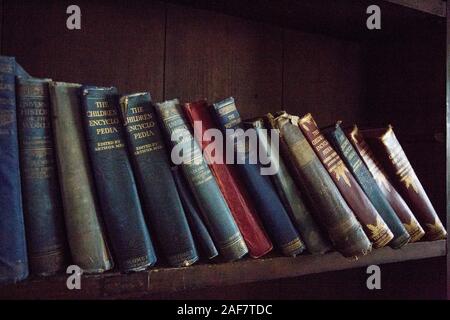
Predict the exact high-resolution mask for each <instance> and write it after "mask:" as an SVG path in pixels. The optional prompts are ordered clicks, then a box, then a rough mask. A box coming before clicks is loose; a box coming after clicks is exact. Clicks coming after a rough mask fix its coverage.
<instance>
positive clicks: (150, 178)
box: [120, 92, 198, 267]
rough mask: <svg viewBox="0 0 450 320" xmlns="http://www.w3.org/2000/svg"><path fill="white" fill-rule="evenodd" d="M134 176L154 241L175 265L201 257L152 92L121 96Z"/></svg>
mask: <svg viewBox="0 0 450 320" xmlns="http://www.w3.org/2000/svg"><path fill="white" fill-rule="evenodd" d="M120 109H121V113H122V119H123V123H124V127H125V135H126V137H127V142H128V143H127V145H128V150H129V151H130V159H131V164H132V166H133V171H134V177H135V179H136V183H137V186H138V190H139V193H140V196H141V200H142V206H143V209H144V213H145V214H146V217H147V222H148V227H149V230H150V231H151V233H152V235H153V236H154V238H153V240H155V244H156V245H157V248H158V249H161V252H162V254H163V255H164V257H165V258H166V259H167V262H168V263H169V264H170V265H172V266H174V267H181V266H189V265H191V264H193V263H195V262H196V261H197V260H198V255H197V250H196V248H195V244H194V239H193V238H192V234H191V230H190V229H189V224H188V222H187V219H186V215H185V214H184V210H183V205H182V203H181V200H180V197H179V195H178V192H177V188H176V185H175V181H174V179H173V176H172V173H171V171H170V162H169V161H170V159H169V158H168V155H167V150H166V147H165V145H164V141H163V136H162V133H161V130H160V128H159V125H158V123H157V121H156V120H157V118H156V115H155V108H154V106H153V104H152V101H151V97H150V94H149V93H146V92H144V93H135V94H129V95H125V96H122V97H121V98H120Z"/></svg>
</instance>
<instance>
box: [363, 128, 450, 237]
mask: <svg viewBox="0 0 450 320" xmlns="http://www.w3.org/2000/svg"><path fill="white" fill-rule="evenodd" d="M362 135H363V136H364V137H365V139H366V140H367V143H368V144H369V145H371V146H373V151H374V152H375V153H376V155H379V156H380V159H384V163H385V164H386V166H385V167H386V169H387V170H388V173H389V174H390V176H391V177H392V179H393V181H395V183H396V185H397V187H398V188H399V191H400V193H401V194H402V195H403V197H404V199H405V200H406V203H407V204H408V205H409V207H410V208H411V209H412V210H413V211H414V212H415V214H416V217H417V219H418V220H419V222H420V224H421V225H422V227H423V228H424V229H425V239H426V240H430V241H432V240H438V239H445V238H446V237H447V231H446V230H445V228H444V226H443V224H442V222H441V220H440V219H439V216H438V215H437V213H436V210H435V209H434V207H433V204H432V203H431V201H430V199H429V198H428V195H427V194H426V192H425V189H424V188H423V186H422V184H421V183H420V180H419V179H418V178H417V175H416V173H415V172H414V169H413V168H412V166H411V163H410V162H409V160H408V158H407V156H406V154H405V152H404V151H403V148H402V146H401V145H400V142H399V141H398V140H397V137H396V136H395V133H394V130H393V129H392V126H389V127H388V128H387V129H381V130H367V131H362Z"/></svg>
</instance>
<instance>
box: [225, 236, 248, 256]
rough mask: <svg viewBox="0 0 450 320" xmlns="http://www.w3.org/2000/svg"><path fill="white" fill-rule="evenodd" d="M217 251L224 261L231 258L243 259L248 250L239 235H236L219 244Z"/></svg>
mask: <svg viewBox="0 0 450 320" xmlns="http://www.w3.org/2000/svg"><path fill="white" fill-rule="evenodd" d="M219 251H220V253H221V254H222V255H223V256H224V257H225V259H228V258H229V257H233V258H234V259H235V260H237V259H240V258H241V257H243V256H244V255H245V254H246V253H247V251H248V249H247V245H246V244H245V241H244V239H243V238H242V235H241V234H240V233H236V234H235V235H234V236H233V237H231V238H230V240H228V241H226V242H222V243H221V244H219Z"/></svg>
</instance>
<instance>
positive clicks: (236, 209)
mask: <svg viewBox="0 0 450 320" xmlns="http://www.w3.org/2000/svg"><path fill="white" fill-rule="evenodd" d="M184 110H185V113H186V116H187V119H188V120H189V121H190V123H191V124H192V126H194V121H201V122H202V131H201V132H199V133H201V134H202V135H203V133H204V132H205V130H207V129H213V128H216V126H215V123H214V120H213V117H212V115H211V114H210V112H209V106H208V104H207V102H206V100H200V101H197V102H190V103H185V104H184ZM195 138H196V139H197V141H198V143H199V145H200V146H201V148H202V150H205V148H206V147H207V146H208V145H209V144H210V143H211V141H204V140H203V139H201V137H197V136H196V137H195ZM217 151H218V150H216V152H217ZM204 157H205V159H207V160H210V159H211V154H209V153H208V152H204ZM214 157H215V158H221V159H222V160H223V164H220V163H210V162H211V161H208V162H209V163H210V164H209V167H210V169H211V171H212V173H213V175H214V177H215V178H216V181H217V184H218V185H219V188H220V191H222V194H223V196H224V198H225V201H226V202H227V204H228V207H229V208H230V211H231V213H232V214H233V217H234V219H235V221H236V224H237V225H238V228H239V230H240V231H241V234H242V236H243V237H244V240H245V243H246V244H247V247H248V251H249V254H250V256H251V257H253V258H258V257H261V256H263V255H265V254H266V253H268V252H270V251H271V250H272V248H273V246H272V243H271V241H270V240H269V237H268V236H267V234H266V232H265V230H264V228H263V226H262V224H261V221H260V220H259V219H258V216H257V214H256V210H255V207H254V206H253V204H252V202H251V199H250V196H249V194H248V193H247V190H246V189H245V187H244V186H243V185H242V183H241V182H240V181H239V178H238V175H237V173H236V172H235V170H233V169H234V168H233V167H231V166H229V165H226V164H225V161H224V159H225V156H224V155H223V154H214Z"/></svg>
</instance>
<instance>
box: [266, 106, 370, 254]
mask: <svg viewBox="0 0 450 320" xmlns="http://www.w3.org/2000/svg"><path fill="white" fill-rule="evenodd" d="M274 122H275V124H276V126H277V128H278V129H279V130H280V136H281V138H282V139H283V140H284V141H285V143H286V145H287V146H288V148H289V151H290V152H289V155H290V157H291V159H292V162H293V163H294V164H295V168H296V173H297V180H298V183H299V184H302V185H303V188H302V190H304V191H305V192H304V194H305V196H306V197H308V198H309V203H311V204H313V205H314V209H315V210H314V211H313V212H314V213H315V214H317V217H316V218H317V219H318V221H319V222H320V223H321V225H322V227H323V228H324V229H325V230H326V231H327V232H328V236H329V238H330V239H331V241H332V242H333V244H334V246H335V247H336V249H337V250H338V251H339V252H341V253H342V254H343V255H344V256H346V257H358V256H361V255H365V254H367V253H368V252H369V251H370V250H371V247H372V245H371V242H370V241H369V239H368V238H367V236H366V234H365V233H364V231H363V229H362V227H361V225H360V223H359V222H358V221H357V220H356V218H355V216H354V214H353V212H352V210H351V209H350V207H349V206H348V205H347V203H346V202H345V200H344V198H342V195H341V194H340V192H339V190H338V189H337V187H336V185H335V184H334V182H333V180H332V179H331V177H330V175H329V174H328V172H327V171H326V169H325V168H324V166H323V165H322V163H321V161H320V160H319V158H318V157H317V155H316V154H315V152H314V150H313V149H312V147H311V145H310V144H309V142H308V141H307V140H306V138H305V136H304V135H303V133H302V131H301V130H300V128H299V127H298V118H297V117H293V116H290V115H288V114H286V113H282V114H279V115H277V117H276V118H275V119H274Z"/></svg>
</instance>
